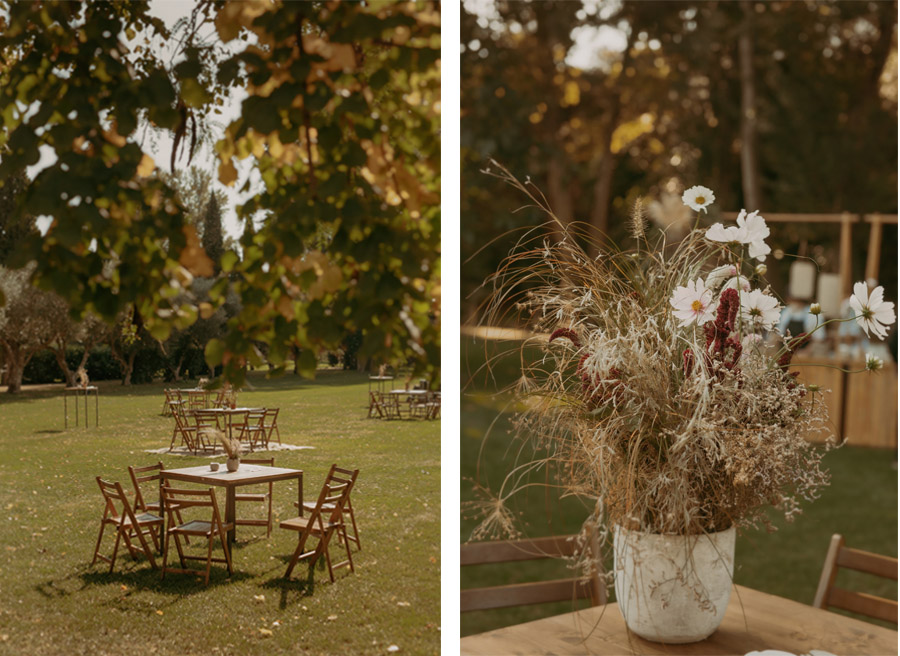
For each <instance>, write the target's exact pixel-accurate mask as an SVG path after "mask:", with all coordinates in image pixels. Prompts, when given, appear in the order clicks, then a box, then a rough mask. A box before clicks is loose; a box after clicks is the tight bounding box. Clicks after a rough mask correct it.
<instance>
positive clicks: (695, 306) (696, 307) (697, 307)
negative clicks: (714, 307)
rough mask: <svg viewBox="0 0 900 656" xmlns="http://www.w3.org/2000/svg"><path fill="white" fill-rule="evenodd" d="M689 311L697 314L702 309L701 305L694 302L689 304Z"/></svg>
mask: <svg viewBox="0 0 900 656" xmlns="http://www.w3.org/2000/svg"><path fill="white" fill-rule="evenodd" d="M691 309H692V310H693V311H694V312H699V311H700V310H702V309H703V303H701V302H700V301H694V302H693V303H691Z"/></svg>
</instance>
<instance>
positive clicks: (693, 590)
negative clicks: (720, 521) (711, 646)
mask: <svg viewBox="0 0 900 656" xmlns="http://www.w3.org/2000/svg"><path fill="white" fill-rule="evenodd" d="M734 540H735V530H734V528H733V527H732V528H730V529H728V530H725V531H722V532H720V533H713V534H709V535H689V536H682V535H656V534H652V533H640V532H637V531H629V530H627V529H624V528H621V527H619V526H616V527H615V534H614V537H613V551H614V559H615V564H614V566H615V574H616V600H617V601H618V604H619V610H620V611H621V612H622V615H623V617H624V618H625V623H626V624H627V625H628V628H629V629H631V630H632V631H633V632H634V633H636V634H637V635H639V636H640V637H642V638H644V639H646V640H652V641H654V642H664V643H669V644H681V643H686V642H697V641H699V640H703V639H704V638H706V637H708V636H710V635H712V633H713V632H714V631H715V630H716V629H717V628H718V626H719V624H721V622H722V619H723V618H724V617H725V609H726V608H727V607H728V599H729V598H730V596H731V585H732V575H733V573H734Z"/></svg>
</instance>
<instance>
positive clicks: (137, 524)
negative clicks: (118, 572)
mask: <svg viewBox="0 0 900 656" xmlns="http://www.w3.org/2000/svg"><path fill="white" fill-rule="evenodd" d="M97 485H99V486H100V492H101V493H102V494H103V500H104V508H103V517H102V518H101V519H100V535H98V536H97V545H96V546H95V547H94V558H93V559H92V560H91V565H93V564H94V563H96V562H97V559H98V558H99V559H101V560H104V561H106V562H108V563H109V571H110V572H112V571H113V567H115V565H116V555H117V554H118V552H119V542H120V541H122V540H123V539H124V540H125V546H126V547H127V548H128V551H129V553H131V557H132V558H134V559H135V560H137V556H138V553H140V552H143V553H144V555H145V556H147V558H149V559H150V565H151V566H152V567H153V569H156V559H155V558H154V557H153V550H152V549H150V545H148V544H147V540H146V536H147V535H148V534H149V535H150V538H151V539H152V540H153V545H154V547H156V549H157V550H159V539H158V538H157V535H156V532H157V531H158V530H159V529H160V528H161V527H162V525H163V520H162V517H158V516H156V515H151V514H150V513H141V514H140V515H135V514H134V510H133V509H132V507H131V504H130V503H129V502H128V497H127V496H126V495H125V491H124V490H123V489H122V485H121V483H119V482H115V483H110V482H109V481H104V480H103V479H102V478H100V477H99V476H98V477H97ZM117 506H118V507H117ZM107 526H114V527H115V529H116V544H115V546H114V547H113V552H112V556H111V557H107V556H104V555H103V554H101V553H100V544H101V542H102V541H103V532H104V531H105V530H106V527H107ZM135 536H136V537H137V538H138V540H139V541H140V543H141V549H140V550H138V549H137V548H135V546H134V545H133V544H132V543H131V538H132V537H135Z"/></svg>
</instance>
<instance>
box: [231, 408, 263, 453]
mask: <svg viewBox="0 0 900 656" xmlns="http://www.w3.org/2000/svg"><path fill="white" fill-rule="evenodd" d="M233 428H237V426H235V427H233ZM238 439H240V440H241V442H247V444H248V445H249V447H250V451H253V450H255V448H256V447H257V446H258V445H262V446H263V447H264V448H266V449H268V448H269V440H268V437H267V436H266V409H265V408H259V409H254V410H251V411H250V412H248V413H247V420H246V421H245V422H244V423H243V424H241V425H240V432H239V433H238Z"/></svg>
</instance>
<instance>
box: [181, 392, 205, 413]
mask: <svg viewBox="0 0 900 656" xmlns="http://www.w3.org/2000/svg"><path fill="white" fill-rule="evenodd" d="M178 391H179V392H180V393H181V394H183V395H185V396H187V398H188V402H187V407H188V409H189V410H193V409H195V408H207V407H209V397H210V391H209V390H205V389H203V388H202V387H192V388H190V389H180V390H178Z"/></svg>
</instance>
